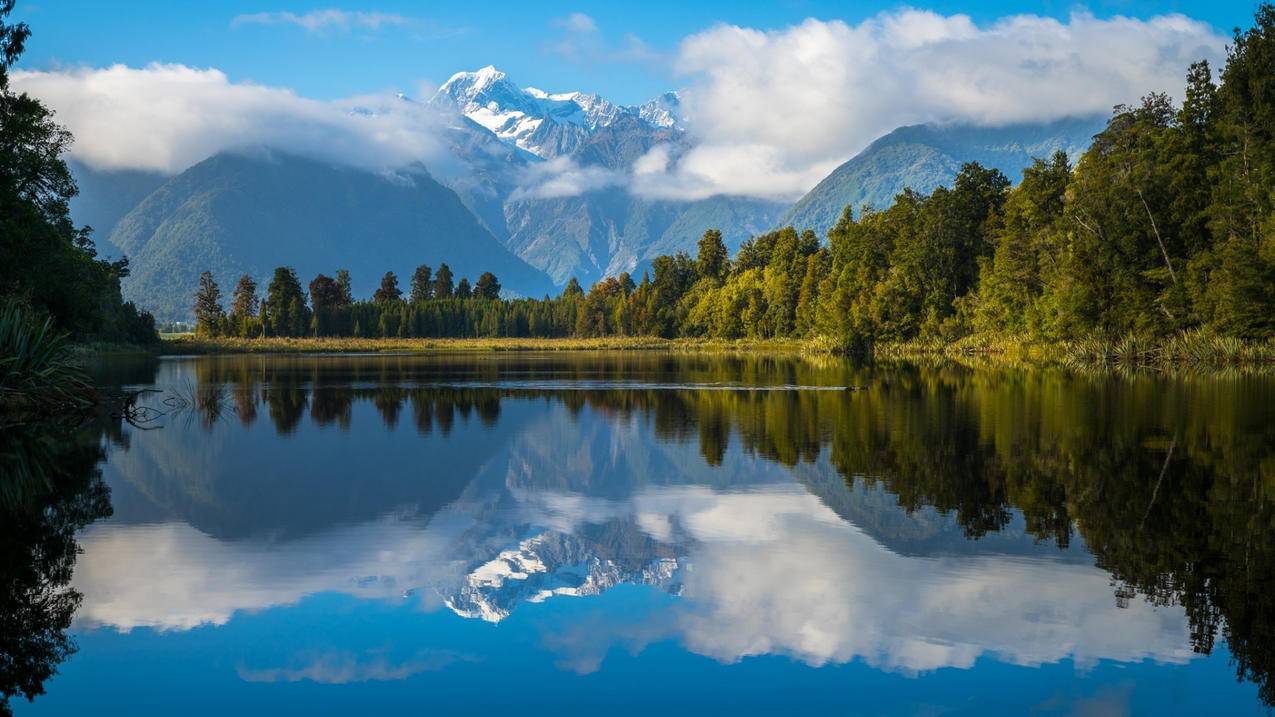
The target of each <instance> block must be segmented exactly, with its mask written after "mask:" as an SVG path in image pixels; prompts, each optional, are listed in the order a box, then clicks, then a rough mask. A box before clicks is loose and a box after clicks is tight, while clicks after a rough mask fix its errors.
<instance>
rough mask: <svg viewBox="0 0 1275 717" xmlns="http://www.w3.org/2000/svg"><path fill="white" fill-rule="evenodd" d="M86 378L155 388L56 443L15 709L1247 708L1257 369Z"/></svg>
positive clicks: (1263, 563) (269, 363) (318, 364)
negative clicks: (70, 595)
mask: <svg viewBox="0 0 1275 717" xmlns="http://www.w3.org/2000/svg"><path fill="white" fill-rule="evenodd" d="M98 377H99V380H100V381H101V382H102V383H103V384H104V385H118V386H124V387H128V388H131V389H140V388H153V389H157V390H158V392H154V393H144V394H142V395H141V396H140V397H139V399H138V401H139V405H142V406H145V407H147V408H148V410H144V411H142V412H140V413H137V414H134V415H133V418H134V421H133V422H132V423H130V422H129V421H125V420H121V419H118V418H116V419H113V420H111V421H108V422H107V425H104V426H101V427H99V428H97V429H96V432H94V433H93V435H91V436H89V437H82V438H81V441H80V443H78V444H76V445H77V446H78V447H77V448H75V449H74V451H72V449H71V448H69V447H67V446H66V445H63V444H59V448H58V450H64V451H67V452H68V455H65V456H61V457H59V458H58V461H59V462H58V465H59V466H61V467H62V469H65V470H68V471H76V470H79V471H81V472H83V473H84V475H85V476H86V477H85V478H84V480H82V481H81V482H80V484H78V485H79V488H77V489H76V490H77V491H79V492H77V493H75V494H74V495H70V496H67V497H66V500H67V501H69V503H68V505H70V504H74V505H75V506H77V508H76V510H78V511H79V512H78V513H76V512H75V511H68V510H63V514H64V515H62V518H60V520H62V521H63V522H62V524H61V527H62V528H65V527H66V526H67V525H71V526H72V527H74V526H78V525H81V524H83V525H84V527H83V528H82V529H80V530H79V531H78V532H77V533H73V531H72V530H64V532H65V533H66V534H67V535H68V536H69V535H72V534H74V535H75V541H76V543H78V547H79V549H80V551H81V552H80V553H79V555H78V557H76V556H75V554H74V552H73V550H72V551H70V552H67V550H69V548H68V546H67V545H63V546H62V547H63V549H64V552H66V555H63V556H62V557H63V559H64V560H65V561H66V562H67V563H69V565H67V566H65V567H68V568H69V567H70V566H71V565H73V576H72V577H70V583H69V586H68V587H69V588H70V589H73V590H74V591H77V592H78V593H79V594H80V595H81V596H82V599H81V601H80V603H79V604H78V607H77V609H75V611H74V617H73V618H72V621H71V624H70V626H69V634H70V635H71V636H72V637H73V638H74V640H75V641H76V643H77V644H78V647H79V650H78V652H76V653H75V654H73V655H71V656H70V657H69V658H68V659H66V660H65V661H64V662H62V663H61V664H60V665H57V669H58V674H57V675H55V676H53V677H51V678H50V679H48V680H47V682H46V683H45V685H44V686H45V688H46V689H47V695H44V696H42V697H39V698H37V699H36V700H35V701H34V702H33V703H27V702H26V701H25V700H15V701H14V703H13V705H12V706H13V708H14V709H15V711H16V712H17V713H18V714H23V715H25V714H30V715H59V714H76V715H80V714H88V713H93V714H107V713H118V714H133V715H169V714H179V713H180V714H184V715H203V714H210V715H212V714H216V715H222V714H226V713H227V712H232V711H238V712H240V713H258V712H261V713H275V714H285V713H287V714H292V713H297V714H351V713H354V714H358V713H369V714H371V713H376V714H384V713H390V712H391V711H392V713H396V714H490V713H491V712H492V711H493V710H497V709H500V710H517V711H519V712H522V713H526V714H543V713H546V712H549V711H550V710H553V711H555V712H565V713H584V712H596V711H598V710H605V711H606V712H608V713H610V714H650V713H653V712H660V713H672V714H680V713H696V712H698V713H722V712H726V711H730V712H734V713H741V714H774V713H829V712H831V713H838V714H841V713H850V714H882V715H894V714H971V715H975V714H977V715H982V714H997V713H1004V714H1028V713H1031V714H1042V715H1070V714H1236V715H1242V714H1262V713H1265V711H1266V707H1265V705H1267V704H1268V703H1269V702H1270V701H1271V700H1272V698H1273V697H1275V692H1273V688H1272V685H1271V682H1270V671H1271V669H1272V667H1273V666H1275V659H1273V658H1272V653H1271V652H1269V651H1268V650H1269V649H1270V648H1271V647H1272V643H1271V640H1272V639H1275V595H1273V594H1272V590H1273V589H1275V580H1272V576H1275V381H1272V380H1271V379H1270V378H1263V377H1253V376H1214V377H1208V378H1202V377H1187V378H1173V379H1170V378H1163V377H1137V378H1131V377H1111V376H1104V377H1096V376H1086V375H1071V374H1067V373H1064V372H1060V371H1006V370H971V369H966V368H959V367H951V366H948V367H940V368H930V367H916V366H908V365H895V366H875V367H857V366H853V365H851V364H849V363H843V362H840V361H833V360H819V361H812V360H804V359H795V358H794V359H776V358H731V357H703V356H671V355H663V354H556V355H504V356H502V355H472V356H448V357H404V356H319V357H220V358H218V357H206V358H198V359H167V360H161V361H143V362H140V363H139V362H113V363H107V364H103V365H102V366H100V367H98ZM846 386H862V387H863V389H862V390H858V391H847V390H845V387H846ZM97 446H102V447H104V450H103V451H101V452H100V453H95V451H96V450H97ZM72 453H73V455H72ZM99 459H100V460H99ZM95 463H96V464H97V465H98V469H99V470H100V472H101V479H100V481H98V480H96V479H94V478H93V477H92V470H93V465H94V464H95ZM103 485H104V486H105V488H108V489H109V494H107V492H106V491H105V490H103V489H102V488H103ZM54 512H56V511H54ZM108 513H109V515H107V514H108ZM67 516H71V517H67ZM52 532H53V533H56V532H57V531H56V530H54V531H52ZM70 547H72V548H73V547H74V544H70ZM42 550H43V551H44V554H47V553H48V552H49V549H48V548H47V547H46V548H42ZM36 552H39V551H36ZM15 554H16V553H15ZM33 554H35V553H34V552H33ZM68 574H71V573H68ZM48 582H49V583H50V584H51V585H54V586H56V585H57V582H58V581H57V574H56V570H51V571H50V573H49V580H48ZM54 622H56V620H54ZM54 632H56V630H54Z"/></svg>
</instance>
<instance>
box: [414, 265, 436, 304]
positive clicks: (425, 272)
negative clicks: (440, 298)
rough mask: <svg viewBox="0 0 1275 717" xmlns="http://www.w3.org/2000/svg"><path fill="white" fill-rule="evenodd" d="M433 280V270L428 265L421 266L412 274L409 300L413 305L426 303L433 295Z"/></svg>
mask: <svg viewBox="0 0 1275 717" xmlns="http://www.w3.org/2000/svg"><path fill="white" fill-rule="evenodd" d="M433 278H434V270H433V269H432V268H430V266H429V265H428V264H421V265H420V266H418V267H416V271H414V272H412V293H411V296H410V299H411V302H412V303H413V304H419V303H420V302H422V301H428V300H429V299H430V298H431V297H432V296H433V295H434V287H433Z"/></svg>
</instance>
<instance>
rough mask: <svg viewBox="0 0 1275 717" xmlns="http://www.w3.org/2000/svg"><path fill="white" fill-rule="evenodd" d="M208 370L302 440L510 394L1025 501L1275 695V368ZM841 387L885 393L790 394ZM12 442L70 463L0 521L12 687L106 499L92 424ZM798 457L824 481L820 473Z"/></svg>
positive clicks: (889, 486) (484, 418) (232, 413)
mask: <svg viewBox="0 0 1275 717" xmlns="http://www.w3.org/2000/svg"><path fill="white" fill-rule="evenodd" d="M194 375H195V381H196V384H197V390H195V391H193V392H192V395H193V396H194V400H193V402H192V406H191V410H192V411H194V412H195V413H196V415H198V417H199V421H198V422H197V423H198V425H201V426H204V427H205V428H206V429H207V430H210V431H211V430H214V427H215V426H218V425H225V424H231V425H235V424H241V425H243V426H245V427H247V426H252V425H255V424H256V422H258V421H261V420H268V421H269V422H270V425H272V427H273V428H274V430H275V431H276V432H277V433H279V434H280V435H289V434H292V433H294V432H296V431H298V430H299V429H300V427H301V426H302V425H303V424H304V422H305V421H306V420H307V419H308V420H309V421H310V422H311V423H313V424H314V425H317V426H335V427H337V428H338V429H340V430H350V429H351V425H352V422H353V421H354V420H355V417H356V416H357V415H360V414H359V412H358V411H355V410H354V406H355V404H358V403H364V404H367V405H370V406H372V407H374V409H375V411H376V413H377V414H378V415H379V416H380V418H381V420H382V421H383V422H384V424H385V426H387V427H388V428H394V427H395V426H398V425H400V424H402V425H403V426H405V427H410V428H408V430H415V431H417V432H419V433H420V434H422V435H443V436H446V435H448V434H449V433H450V432H451V431H453V430H454V429H455V426H456V425H457V424H458V423H466V422H468V421H471V420H474V419H475V418H476V420H477V421H479V422H480V424H481V426H484V427H487V428H491V427H494V426H496V425H497V424H498V423H499V422H500V421H501V416H502V410H501V405H502V402H505V401H511V402H512V401H520V400H540V401H557V402H560V403H562V404H563V405H565V406H566V407H567V408H568V409H569V410H570V411H571V413H572V415H575V416H579V415H581V414H582V412H584V411H589V412H592V413H594V414H600V415H605V416H612V417H614V418H615V419H616V420H629V419H635V418H636V419H640V420H644V421H648V422H649V423H650V425H652V426H653V427H654V431H655V434H656V435H657V437H658V438H659V439H660V440H666V441H681V442H685V441H695V442H698V445H699V450H700V453H701V455H702V456H703V459H704V460H705V462H706V463H708V464H709V465H720V464H721V463H722V461H723V456H724V455H725V454H726V451H727V448H728V446H729V445H730V444H731V443H733V442H734V443H736V444H737V445H738V446H739V447H740V448H741V449H742V450H743V451H745V452H746V453H748V454H751V455H754V456H759V457H763V458H766V459H768V460H770V461H774V462H776V463H779V464H782V465H786V466H795V465H797V464H799V463H809V462H813V461H815V460H817V459H820V458H821V457H822V458H825V459H826V460H827V461H829V462H830V463H831V465H833V466H834V467H835V468H836V470H837V473H838V474H839V475H840V477H841V479H842V480H844V481H845V482H847V483H852V484H853V483H865V484H868V485H874V486H881V487H884V488H885V489H886V490H887V491H889V493H891V494H892V495H893V496H894V497H895V499H896V500H897V501H898V502H899V504H900V505H902V506H903V507H904V508H906V509H908V510H918V509H922V508H928V507H933V508H935V509H937V510H939V511H941V512H943V513H946V514H951V515H953V516H955V518H956V520H957V522H958V523H959V524H960V526H961V528H962V530H963V532H964V534H965V535H966V536H967V537H968V538H970V539H975V540H976V539H979V538H981V537H983V536H987V535H989V534H992V533H995V532H997V531H1000V530H1002V529H1004V528H1005V527H1006V526H1007V525H1008V524H1009V523H1010V521H1011V518H1012V517H1013V516H1014V515H1015V513H1020V514H1021V515H1022V516H1023V518H1024V519H1025V523H1026V528H1027V530H1028V532H1029V533H1030V534H1031V535H1033V536H1034V537H1035V538H1036V539H1037V540H1039V541H1042V542H1049V543H1053V544H1056V545H1058V546H1060V547H1066V546H1067V545H1069V544H1070V542H1071V541H1073V540H1075V539H1076V538H1079V539H1081V540H1083V542H1084V545H1085V546H1086V547H1087V549H1088V550H1089V551H1090V552H1091V553H1092V554H1093V556H1094V560H1095V562H1096V564H1097V565H1098V566H1099V567H1101V568H1103V569H1104V570H1106V571H1107V572H1109V573H1110V574H1111V576H1112V579H1113V584H1114V585H1115V588H1114V593H1115V594H1114V596H1113V599H1115V600H1117V601H1118V602H1119V601H1127V600H1129V599H1131V598H1134V597H1138V596H1141V597H1144V598H1147V599H1149V600H1151V601H1153V602H1156V603H1160V604H1179V605H1181V606H1182V608H1183V609H1184V611H1185V613H1186V615H1187V616H1188V618H1189V620H1190V624H1191V630H1192V647H1193V648H1194V649H1195V650H1196V651H1198V652H1201V653H1208V652H1210V651H1212V650H1213V649H1214V646H1215V643H1216V640H1217V638H1218V636H1219V635H1220V636H1221V637H1222V638H1223V639H1224V640H1225V641H1226V644H1227V646H1228V648H1229V651H1230V653H1231V655H1232V659H1233V661H1234V664H1235V668H1236V672H1237V676H1238V677H1239V678H1240V679H1245V680H1251V681H1253V682H1255V683H1256V684H1257V685H1258V687H1259V690H1260V695H1261V698H1262V700H1263V701H1264V702H1265V703H1266V704H1268V705H1269V704H1275V686H1273V685H1272V682H1271V679H1270V676H1271V672H1272V670H1273V669H1275V657H1273V656H1272V647H1271V645H1272V641H1273V640H1275V554H1272V553H1273V551H1275V505H1273V504H1275V500H1273V498H1275V381H1272V380H1271V379H1270V378H1268V377H1261V376H1246V375H1223V376H1211V377H1183V378H1168V377H1147V376H1143V377H1112V376H1090V375H1076V374H1069V373H1065V372H1061V371H1050V370H1036V371H1027V370H1021V371H1020V370H986V369H979V370H972V369H967V368H962V367H958V366H951V365H947V366H942V367H918V366H914V365H898V366H877V367H872V368H866V367H859V366H854V365H851V364H848V363H843V362H839V361H826V362H824V361H811V360H801V359H780V358H747V359H745V358H735V357H695V356H656V355H646V356H642V355H628V356H623V355H621V356H617V355H605V356H589V355H581V356H565V357H553V358H544V357H540V358H529V357H502V358H500V359H490V358H475V357H469V358H457V357H452V358H439V357H433V358H420V357H416V358H412V357H388V358H387V357H368V358H366V359H364V358H352V357H343V358H338V359H316V358H305V357H276V358H271V359H269V360H262V359H260V358H234V357H226V358H209V359H201V360H199V361H198V362H196V364H195V366H194ZM848 385H867V386H869V387H870V388H869V390H867V391H863V392H848V391H843V390H793V387H815V388H820V389H836V388H838V387H844V386H848ZM759 386H761V387H768V388H769V389H771V390H754V389H755V388H757V387H759ZM203 387H212V390H204V388H203ZM263 404H264V405H263ZM263 409H264V410H263ZM115 431H116V432H118V427H116V428H115ZM107 433H108V435H110V434H111V431H109V430H108V431H107ZM121 438H122V436H118V435H117V436H116V440H119V439H121ZM4 441H5V443H4V444H3V445H4V453H3V458H2V460H4V461H5V464H4V465H5V468H6V472H8V470H9V469H8V466H9V465H11V463H12V462H13V461H15V460H17V459H15V458H14V456H17V455H19V454H22V455H26V454H27V453H32V452H34V451H36V449H35V448H30V447H17V448H15V446H19V444H21V445H22V446H27V445H28V444H29V445H30V446H40V445H43V446H44V448H42V449H39V450H44V451H52V452H54V453H51V454H50V455H54V456H55V457H56V460H53V461H51V462H50V461H45V463H43V464H41V465H45V466H51V467H48V468H45V469H43V470H46V471H56V472H57V477H56V479H54V480H44V479H36V478H33V479H30V480H25V481H19V482H18V483H17V484H16V485H19V486H20V487H19V489H18V490H16V491H14V492H13V493H12V495H9V494H6V496H5V500H6V503H5V508H4V510H5V511H6V515H9V514H12V518H11V519H8V520H6V521H5V523H4V526H3V527H2V528H0V531H3V535H4V540H5V541H6V543H5V560H6V562H5V564H4V565H5V567H4V570H5V576H4V577H5V579H6V585H11V586H13V587H12V588H10V589H9V591H8V592H7V593H6V595H5V598H4V600H5V604H4V615H3V621H4V622H3V645H2V646H0V649H3V650H4V652H5V655H6V661H5V662H4V664H5V665H6V668H5V669H6V673H5V674H4V675H3V687H4V690H5V694H6V695H14V694H22V695H25V696H31V695H33V694H38V693H39V686H40V684H41V683H42V682H43V680H44V679H47V677H48V676H49V675H50V674H52V671H53V669H54V668H55V666H56V664H57V662H58V661H60V660H62V659H64V658H65V656H66V655H67V654H68V652H69V650H70V649H71V645H70V643H69V641H68V640H67V639H66V637H65V630H66V627H67V625H68V624H69V621H70V618H71V613H72V612H73V610H74V608H75V605H76V603H77V600H78V596H77V595H75V594H74V592H73V591H71V590H69V589H68V588H67V587H66V585H67V580H68V579H69V577H70V572H71V567H72V564H73V562H74V557H75V543H74V532H75V530H76V529H77V528H78V527H81V526H83V525H84V524H86V523H88V522H90V521H92V520H93V519H95V518H97V517H100V516H102V515H105V514H107V513H109V505H108V504H107V499H106V492H105V489H104V488H103V487H102V486H101V482H100V480H99V479H98V474H97V473H96V469H95V465H96V463H97V462H98V461H99V460H100V459H101V450H100V448H99V447H98V446H99V443H98V440H97V439H96V438H94V439H92V440H76V441H67V440H65V438H60V439H52V440H45V439H41V438H40V437H32V436H26V437H21V436H17V435H16V434H15V435H7V434H6V436H5V438H4ZM32 465H34V463H33V464H32ZM797 475H798V478H799V479H800V480H810V478H809V476H810V473H809V472H802V471H799V472H797ZM834 480H835V478H834ZM807 487H809V488H810V490H811V492H813V493H815V494H816V495H819V496H820V497H822V498H823V499H824V500H825V502H827V503H828V507H829V508H831V509H832V510H834V511H839V512H843V511H845V510H847V508H846V507H845V506H839V505H838V504H837V502H836V497H835V495H833V494H832V493H831V492H829V491H821V489H820V486H816V485H809V486H807ZM843 517H844V513H843Z"/></svg>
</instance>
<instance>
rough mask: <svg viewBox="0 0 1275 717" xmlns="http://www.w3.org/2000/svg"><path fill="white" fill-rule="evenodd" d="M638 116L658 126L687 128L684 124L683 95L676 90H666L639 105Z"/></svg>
mask: <svg viewBox="0 0 1275 717" xmlns="http://www.w3.org/2000/svg"><path fill="white" fill-rule="evenodd" d="M637 110H638V117H641V118H642V119H644V120H646V121H647V123H649V124H652V125H654V126H656V127H666V128H670V129H685V128H684V127H683V126H682V120H683V119H684V118H683V117H682V96H681V95H679V94H678V93H676V92H665V93H664V94H662V95H660V96H659V97H656V98H654V99H651V100H647V101H646V102H643V103H642V104H641V105H638V108H637Z"/></svg>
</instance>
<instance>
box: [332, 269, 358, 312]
mask: <svg viewBox="0 0 1275 717" xmlns="http://www.w3.org/2000/svg"><path fill="white" fill-rule="evenodd" d="M336 286H337V288H338V289H340V291H341V305H342V306H345V305H348V304H353V303H354V289H353V287H351V286H350V272H349V271H348V270H346V269H337V270H336Z"/></svg>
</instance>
